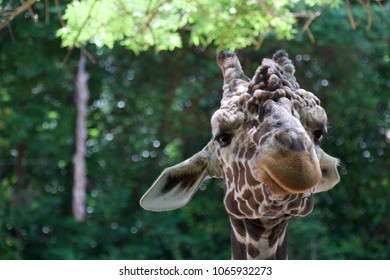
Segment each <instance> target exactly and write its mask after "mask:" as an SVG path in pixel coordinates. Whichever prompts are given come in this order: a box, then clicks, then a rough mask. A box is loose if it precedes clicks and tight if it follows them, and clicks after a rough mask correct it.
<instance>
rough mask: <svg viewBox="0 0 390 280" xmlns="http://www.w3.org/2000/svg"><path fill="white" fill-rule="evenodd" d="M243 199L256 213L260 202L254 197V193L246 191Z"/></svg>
mask: <svg viewBox="0 0 390 280" xmlns="http://www.w3.org/2000/svg"><path fill="white" fill-rule="evenodd" d="M242 198H243V199H244V200H246V201H247V202H248V204H249V206H250V207H251V208H252V209H253V211H256V210H257V208H258V207H259V204H258V202H257V201H256V200H255V199H254V197H253V192H252V191H250V190H246V191H245V192H244V193H243V194H242Z"/></svg>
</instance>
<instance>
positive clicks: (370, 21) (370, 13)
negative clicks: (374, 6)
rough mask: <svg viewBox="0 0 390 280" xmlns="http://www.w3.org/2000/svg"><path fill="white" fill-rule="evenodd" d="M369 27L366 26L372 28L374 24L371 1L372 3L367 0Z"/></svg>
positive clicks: (368, 28)
mask: <svg viewBox="0 0 390 280" xmlns="http://www.w3.org/2000/svg"><path fill="white" fill-rule="evenodd" d="M366 2H367V6H366V8H367V13H368V15H367V27H366V30H367V31H368V30H370V29H371V26H372V10H371V3H370V0H367V1H366Z"/></svg>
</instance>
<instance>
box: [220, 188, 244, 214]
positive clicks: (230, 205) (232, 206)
mask: <svg viewBox="0 0 390 280" xmlns="http://www.w3.org/2000/svg"><path fill="white" fill-rule="evenodd" d="M224 204H225V208H226V210H227V211H228V212H230V213H233V214H241V211H240V209H239V208H238V203H237V201H236V200H235V199H234V191H230V192H229V193H227V194H226V195H225V199H224Z"/></svg>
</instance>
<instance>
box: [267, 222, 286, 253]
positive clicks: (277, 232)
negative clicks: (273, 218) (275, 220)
mask: <svg viewBox="0 0 390 280" xmlns="http://www.w3.org/2000/svg"><path fill="white" fill-rule="evenodd" d="M287 224H288V221H287V220H285V221H282V222H280V223H279V224H277V225H276V226H274V227H273V228H272V230H271V234H270V235H269V237H268V243H269V246H270V247H274V246H275V244H276V243H277V242H278V241H279V239H280V238H281V237H282V236H283V233H284V232H285V231H286V229H287Z"/></svg>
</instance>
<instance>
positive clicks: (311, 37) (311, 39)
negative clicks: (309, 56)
mask: <svg viewBox="0 0 390 280" xmlns="http://www.w3.org/2000/svg"><path fill="white" fill-rule="evenodd" d="M306 34H307V36H308V37H309V39H310V42H311V43H312V44H315V42H316V40H315V38H314V36H313V33H311V31H310V29H309V28H308V29H306Z"/></svg>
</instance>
